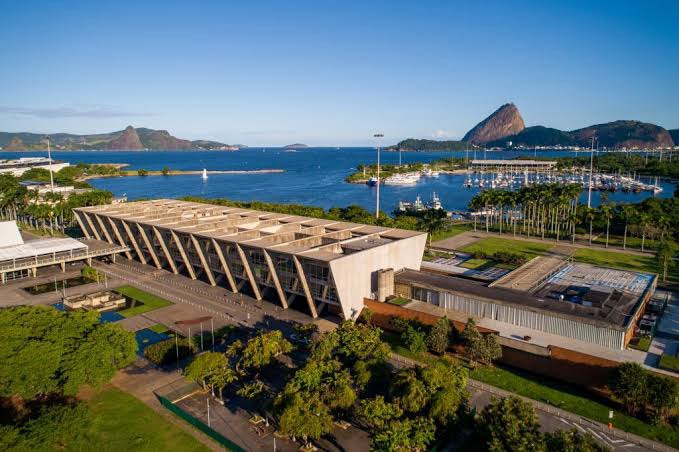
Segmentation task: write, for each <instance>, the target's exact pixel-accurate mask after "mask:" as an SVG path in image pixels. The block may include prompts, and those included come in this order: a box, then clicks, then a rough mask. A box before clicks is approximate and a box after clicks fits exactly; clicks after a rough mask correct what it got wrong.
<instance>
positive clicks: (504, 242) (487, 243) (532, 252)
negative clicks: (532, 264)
mask: <svg viewBox="0 0 679 452" xmlns="http://www.w3.org/2000/svg"><path fill="white" fill-rule="evenodd" d="M553 246H554V244H553V243H537V242H528V241H525V240H511V239H501V238H498V237H488V238H485V239H481V240H479V241H478V242H474V243H472V244H470V245H467V246H465V247H464V248H462V249H461V250H460V251H463V252H465V253H469V254H474V253H476V252H483V253H486V255H492V254H495V253H497V252H498V251H500V252H505V253H512V254H520V255H521V256H524V257H525V258H527V259H532V258H534V257H536V256H540V255H542V254H545V252H546V251H547V250H549V249H550V248H551V247H553Z"/></svg>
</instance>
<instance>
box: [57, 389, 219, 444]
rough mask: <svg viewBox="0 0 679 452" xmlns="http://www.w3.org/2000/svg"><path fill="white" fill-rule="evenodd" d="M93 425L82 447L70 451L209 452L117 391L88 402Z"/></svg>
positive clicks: (142, 404)
mask: <svg viewBox="0 0 679 452" xmlns="http://www.w3.org/2000/svg"><path fill="white" fill-rule="evenodd" d="M88 405H89V407H90V411H91V413H92V422H91V423H90V424H88V425H83V426H82V428H83V429H86V431H87V432H86V435H85V439H84V440H83V444H78V443H75V444H71V445H69V447H68V448H67V450H74V451H76V450H97V451H100V452H103V451H112V452H119V451H127V450H136V451H156V450H166V451H196V452H198V451H200V452H204V451H205V452H206V451H209V449H208V448H207V447H205V446H204V445H203V444H202V443H200V442H198V440H196V439H195V438H193V437H192V436H191V435H189V434H188V433H186V432H185V431H184V430H182V429H181V428H179V427H177V426H176V425H173V424H172V423H170V422H168V421H167V420H165V419H164V418H163V417H162V416H160V415H159V414H158V413H156V412H155V411H153V410H152V409H151V408H149V407H147V406H146V405H144V403H142V402H141V401H140V400H138V399H136V398H135V397H133V396H132V395H130V394H127V393H125V392H122V391H119V390H118V389H114V388H110V389H104V390H103V391H101V392H100V393H99V394H97V395H95V396H94V397H93V398H92V399H91V400H89V401H88Z"/></svg>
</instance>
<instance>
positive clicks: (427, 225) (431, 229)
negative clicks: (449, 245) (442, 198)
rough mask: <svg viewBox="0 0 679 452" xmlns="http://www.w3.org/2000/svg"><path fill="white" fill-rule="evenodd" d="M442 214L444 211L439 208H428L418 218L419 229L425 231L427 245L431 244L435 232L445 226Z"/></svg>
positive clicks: (443, 214)
mask: <svg viewBox="0 0 679 452" xmlns="http://www.w3.org/2000/svg"><path fill="white" fill-rule="evenodd" d="M444 216H445V212H444V211H442V210H439V209H429V210H427V211H426V212H425V213H424V215H423V216H422V219H421V220H420V229H421V230H424V231H426V232H427V238H428V240H429V246H431V240H432V236H433V235H434V234H436V233H437V232H440V231H442V230H443V228H444V227H445V223H444V222H443V217H444Z"/></svg>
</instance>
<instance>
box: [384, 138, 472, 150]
mask: <svg viewBox="0 0 679 452" xmlns="http://www.w3.org/2000/svg"><path fill="white" fill-rule="evenodd" d="M473 147H474V146H473V145H471V144H470V143H467V142H465V141H452V140H450V141H436V140H417V139H415V138H408V139H407V140H403V141H400V142H398V144H396V145H394V146H389V147H388V148H387V149H389V150H399V149H401V150H403V151H463V150H465V149H471V148H473Z"/></svg>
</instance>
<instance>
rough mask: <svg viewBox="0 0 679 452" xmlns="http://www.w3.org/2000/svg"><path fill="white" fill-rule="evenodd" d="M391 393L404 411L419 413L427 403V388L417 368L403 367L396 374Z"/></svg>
mask: <svg viewBox="0 0 679 452" xmlns="http://www.w3.org/2000/svg"><path fill="white" fill-rule="evenodd" d="M390 394H391V396H392V398H393V400H394V401H395V402H396V404H398V406H399V407H400V408H401V409H403V411H406V412H409V413H419V412H420V411H422V409H423V408H424V407H425V405H426V404H427V400H428V398H429V395H428V393H427V388H426V387H425V385H424V382H423V381H422V379H421V378H419V375H418V374H417V370H416V369H403V370H400V371H399V372H398V373H396V375H395V376H394V378H393V380H392V382H391V390H390Z"/></svg>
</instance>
